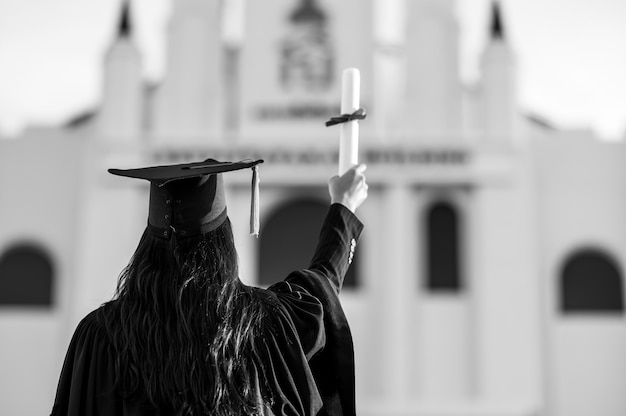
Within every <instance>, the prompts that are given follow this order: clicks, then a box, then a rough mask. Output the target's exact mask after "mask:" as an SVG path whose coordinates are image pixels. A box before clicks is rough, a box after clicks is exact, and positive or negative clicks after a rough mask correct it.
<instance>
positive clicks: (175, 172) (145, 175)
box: [108, 159, 263, 184]
mask: <svg viewBox="0 0 626 416" xmlns="http://www.w3.org/2000/svg"><path fill="white" fill-rule="evenodd" d="M259 163H263V160H262V159H258V160H243V161H240V162H218V161H216V160H213V159H207V160H205V161H203V162H194V163H183V164H178V165H163V166H150V167H145V168H138V169H108V172H109V173H112V174H113V175H118V176H125V177H127V178H136V179H145V180H148V181H150V182H155V183H158V184H165V183H167V182H170V181H175V180H179V179H186V178H194V177H198V176H204V175H212V174H215V173H224V172H231V171H235V170H240V169H246V168H251V167H253V166H256V165H258V164H259Z"/></svg>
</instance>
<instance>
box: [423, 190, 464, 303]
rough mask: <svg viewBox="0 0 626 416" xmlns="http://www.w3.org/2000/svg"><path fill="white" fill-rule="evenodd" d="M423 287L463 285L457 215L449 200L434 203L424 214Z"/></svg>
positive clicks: (455, 287) (443, 288)
mask: <svg viewBox="0 0 626 416" xmlns="http://www.w3.org/2000/svg"><path fill="white" fill-rule="evenodd" d="M426 235H427V238H426V252H427V255H426V278H427V280H426V288H427V289H429V290H432V291H447V292H457V291H459V290H460V289H461V288H462V284H463V282H462V279H461V268H460V250H459V241H460V238H459V216H458V214H457V210H456V208H455V207H454V206H453V205H452V204H450V203H448V202H443V201H441V202H435V203H433V204H432V205H431V206H430V207H429V208H428V211H427V216H426Z"/></svg>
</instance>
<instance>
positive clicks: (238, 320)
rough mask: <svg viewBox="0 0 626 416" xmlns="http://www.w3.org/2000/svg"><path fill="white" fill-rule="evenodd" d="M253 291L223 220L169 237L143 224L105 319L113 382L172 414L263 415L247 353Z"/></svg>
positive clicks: (262, 396) (256, 310) (259, 308)
mask: <svg viewBox="0 0 626 416" xmlns="http://www.w3.org/2000/svg"><path fill="white" fill-rule="evenodd" d="M252 290H253V289H252V288H250V287H247V286H245V285H243V284H242V283H241V282H240V280H239V278H238V267H237V253H236V251H235V246H234V241H233V235H232V230H231V226H230V222H229V220H228V219H226V221H225V222H224V223H223V224H222V225H221V226H220V227H218V228H217V229H216V230H215V231H212V232H209V233H207V234H205V235H203V236H200V237H197V238H187V239H181V240H178V241H176V240H175V239H172V240H170V241H167V240H162V239H159V238H155V237H153V236H151V235H150V234H149V233H148V232H147V231H146V232H144V234H143V236H142V238H141V241H140V243H139V246H138V248H137V250H136V252H135V254H134V255H133V257H132V259H131V261H130V263H129V265H128V266H127V267H126V268H125V269H124V271H123V272H122V274H121V276H120V279H119V282H118V288H117V294H116V299H115V300H114V301H113V302H111V304H110V305H111V307H110V308H109V310H110V312H109V313H107V315H106V318H105V323H106V326H107V329H108V331H109V333H110V334H111V339H112V342H113V345H114V348H115V349H116V354H117V359H116V362H115V374H116V386H117V388H118V389H120V391H121V392H122V394H123V395H124V396H125V397H127V398H131V399H133V398H140V399H139V400H143V401H147V402H148V403H149V404H150V405H151V406H154V407H155V408H159V409H161V410H166V411H168V412H171V413H172V414H177V415H194V416H198V415H209V414H210V415H219V416H222V415H224V416H226V415H229V416H230V415H233V414H235V415H237V414H246V415H255V414H264V413H265V410H264V409H265V407H264V405H263V402H267V401H269V400H271V398H269V397H267V394H266V392H265V390H264V388H263V382H262V381H261V382H259V380H260V377H259V376H258V375H259V372H260V369H259V368H257V366H258V365H259V363H255V362H254V361H253V360H251V357H252V356H253V355H254V354H253V353H254V351H253V349H254V348H255V338H256V337H257V336H258V335H259V333H258V332H259V330H260V328H261V326H262V325H261V324H262V321H263V319H264V316H265V314H264V311H263V310H264V307H263V304H262V303H261V301H260V300H259V299H258V298H257V297H255V296H254V295H253V293H252Z"/></svg>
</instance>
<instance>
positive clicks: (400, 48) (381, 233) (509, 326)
mask: <svg viewBox="0 0 626 416" xmlns="http://www.w3.org/2000/svg"><path fill="white" fill-rule="evenodd" d="M373 1H374V0H343V1H341V2H339V1H334V2H333V1H330V0H264V1H263V2H260V1H249V2H247V3H248V4H247V7H246V9H245V13H246V26H245V28H246V36H245V41H244V42H243V43H242V44H241V45H232V44H225V43H224V42H223V41H222V38H221V36H220V25H221V22H222V19H221V17H220V16H221V12H222V11H221V10H220V6H219V4H220V2H219V1H218V0H178V1H174V2H173V3H172V15H171V20H170V23H169V27H168V34H167V40H168V41H167V63H166V67H167V70H166V75H165V76H164V78H163V79H162V80H161V82H160V84H159V85H157V86H152V85H146V82H145V81H144V78H143V75H142V58H141V51H140V50H139V49H138V47H137V45H136V44H135V43H134V42H133V22H132V16H131V13H130V8H129V4H128V3H124V6H123V9H122V13H121V18H120V22H119V26H118V28H117V35H116V36H115V38H114V39H113V40H112V43H111V46H110V49H109V50H108V52H107V53H106V56H105V58H104V71H103V73H104V79H103V84H102V100H101V103H100V106H99V107H98V108H97V109H94V110H93V111H90V112H86V113H85V114H82V115H79V116H77V117H76V118H74V119H72V120H71V121H70V122H68V123H67V124H66V125H64V126H59V127H58V128H52V129H30V130H28V131H26V132H25V133H24V134H23V137H20V138H19V140H5V141H0V191H1V193H2V204H1V205H0V253H1V254H0V334H2V342H0V368H2V371H0V391H1V392H2V393H1V394H2V400H1V403H0V410H1V412H0V413H2V414H10V415H32V414H46V412H48V411H49V410H50V407H51V405H52V399H53V396H54V392H55V388H56V382H57V380H58V376H59V371H60V368H61V364H62V360H63V357H64V354H65V351H66V348H67V345H68V342H69V339H70V337H71V334H72V332H73V330H74V328H75V326H76V324H77V322H78V321H79V320H80V319H81V318H82V317H83V316H84V315H85V314H86V313H87V312H89V311H90V310H92V309H94V308H96V307H98V306H99V305H100V304H101V303H102V302H104V301H106V300H108V299H110V297H111V296H112V295H113V293H114V290H115V285H116V279H117V276H118V275H119V273H120V271H121V270H122V268H123V267H124V266H125V265H126V263H127V262H128V260H129V258H130V256H131V254H132V252H133V251H134V248H135V246H136V244H137V242H138V240H139V236H140V235H141V232H142V230H143V228H144V227H145V224H146V218H147V203H148V199H147V195H148V186H147V183H140V181H134V180H130V179H124V178H119V177H114V176H112V175H109V174H108V173H107V172H106V169H107V168H110V167H117V168H128V167H137V166H144V165H152V164H169V163H178V162H185V161H197V160H200V159H203V158H205V157H214V158H216V159H220V160H239V159H245V158H257V157H260V158H263V159H265V164H263V165H262V166H261V181H262V183H261V204H262V205H261V213H262V216H261V236H260V238H259V239H258V240H257V239H254V238H251V237H249V236H247V219H248V214H249V204H250V201H249V198H250V192H249V187H250V183H249V180H250V179H249V178H250V175H249V174H248V173H247V172H243V173H241V175H239V174H232V175H229V178H228V179H229V180H230V182H229V184H228V190H227V192H228V207H229V215H230V217H231V219H232V221H233V223H234V227H235V233H236V240H237V244H238V250H239V256H240V260H241V275H242V276H241V277H242V280H244V281H245V282H248V283H250V284H259V285H268V284H270V283H271V282H273V281H275V280H278V279H281V278H282V277H283V276H284V275H285V273H287V272H288V271H289V270H290V269H293V268H300V267H306V265H307V262H308V259H309V256H310V254H311V253H312V249H313V244H314V239H315V237H316V233H317V229H318V226H319V224H320V223H321V220H322V217H323V215H324V213H325V210H326V206H327V204H328V196H327V190H326V181H327V179H328V178H329V177H330V176H331V175H333V174H335V172H336V169H337V168H336V166H337V158H338V140H337V137H338V131H337V129H336V128H326V127H325V126H324V121H326V119H328V118H329V117H330V116H334V115H337V114H338V111H339V98H340V83H341V79H340V75H341V71H342V70H343V69H344V68H348V67H357V68H359V69H360V71H361V78H362V84H361V91H362V94H361V102H362V105H363V107H365V108H367V110H368V113H369V116H368V119H367V120H366V121H364V122H362V123H361V141H360V160H361V161H363V162H365V163H367V165H368V171H367V177H368V182H369V183H370V197H369V199H368V201H367V202H366V203H365V204H364V205H363V206H362V208H361V209H360V210H359V212H358V215H359V217H360V218H361V219H362V220H363V222H364V223H365V224H366V230H365V232H364V234H363V236H362V240H361V243H360V244H359V248H358V252H357V255H356V256H355V262H354V263H353V267H352V270H351V274H350V276H349V277H348V281H347V284H346V288H345V290H344V292H343V294H342V299H343V304H344V306H345V309H346V311H347V314H348V315H349V319H350V321H351V324H352V329H353V336H354V341H355V349H356V361H357V366H356V368H357V404H358V409H359V413H360V414H361V415H371V416H375V415H380V416H382V415H384V416H400V415H403V416H404V415H406V416H408V415H412V416H413V415H414V416H421V415H424V416H425V415H437V416H470V415H471V416H505V415H506V416H508V415H511V416H538V415H542V416H543V415H545V416H566V415H567V416H578V415H581V416H582V415H590V414H594V415H596V414H597V415H604V416H612V415H614V416H622V415H624V414H626V395H624V394H623V392H622V388H623V386H625V385H626V355H624V351H626V321H625V319H624V300H623V298H624V288H623V276H622V273H623V271H622V269H623V265H624V264H625V262H626V171H625V170H626V149H625V148H624V145H623V144H615V143H612V144H609V143H603V142H600V141H598V140H597V139H596V138H595V137H594V136H593V134H592V133H590V132H586V131H563V130H559V129H556V128H554V127H553V126H551V125H550V123H548V122H546V121H545V120H542V119H541V118H540V117H537V116H534V115H529V114H525V113H524V111H522V109H520V107H519V104H518V100H517V95H516V90H517V85H518V70H517V68H518V65H517V62H516V57H515V50H514V47H513V45H511V44H510V42H509V41H508V38H507V30H506V25H505V21H504V20H503V19H502V11H501V10H500V8H499V6H498V3H494V4H493V7H492V9H491V10H486V11H485V13H491V23H490V27H489V28H486V31H488V32H489V39H488V42H487V44H486V45H485V47H484V51H483V55H482V57H481V60H482V61H481V62H482V67H481V68H482V69H481V79H480V82H479V83H477V85H472V86H468V85H463V84H462V83H461V81H460V79H459V65H458V56H459V50H458V49H459V46H458V45H459V25H458V22H457V20H456V17H455V14H454V7H455V5H454V1H453V0H408V1H407V6H408V7H407V10H406V13H405V15H404V17H405V19H406V22H407V24H406V27H407V30H406V37H405V41H404V42H403V43H393V44H390V43H388V42H385V41H383V40H381V39H379V38H378V37H377V36H375V30H374V28H375V27H376V25H377V24H378V23H377V18H378V17H379V16H380V15H381V10H380V9H379V8H378V7H380V4H381V3H382V2H377V3H374V2H373ZM512 18H514V17H512ZM581 99H584V97H581ZM238 175H239V176H238ZM231 176H232V178H231Z"/></svg>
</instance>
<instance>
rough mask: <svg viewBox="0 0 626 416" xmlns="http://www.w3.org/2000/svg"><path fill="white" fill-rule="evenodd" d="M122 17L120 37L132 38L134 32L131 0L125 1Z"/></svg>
mask: <svg viewBox="0 0 626 416" xmlns="http://www.w3.org/2000/svg"><path fill="white" fill-rule="evenodd" d="M123 1H124V3H123V4H122V15H121V17H120V23H119V28H118V35H119V37H120V38H124V37H130V35H131V32H132V26H131V19H130V0H123Z"/></svg>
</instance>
